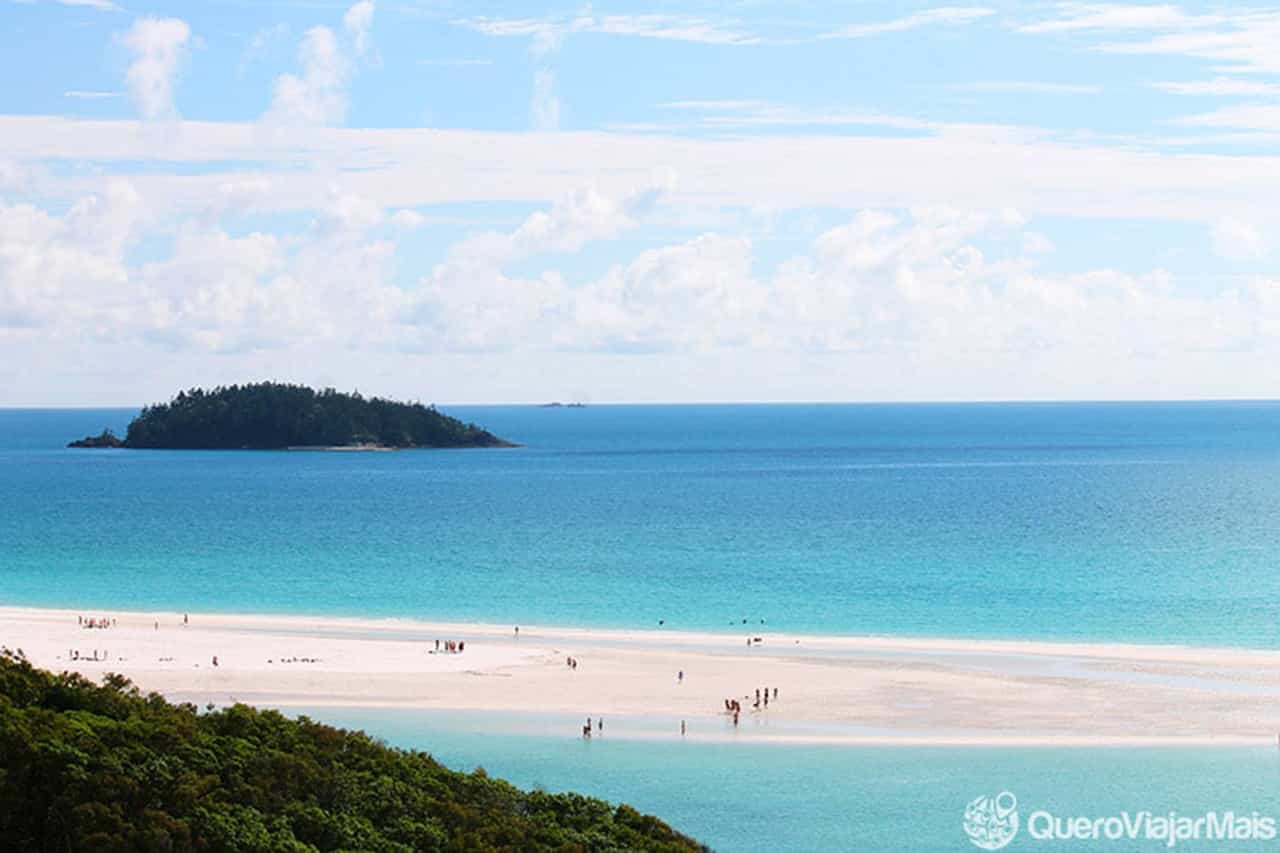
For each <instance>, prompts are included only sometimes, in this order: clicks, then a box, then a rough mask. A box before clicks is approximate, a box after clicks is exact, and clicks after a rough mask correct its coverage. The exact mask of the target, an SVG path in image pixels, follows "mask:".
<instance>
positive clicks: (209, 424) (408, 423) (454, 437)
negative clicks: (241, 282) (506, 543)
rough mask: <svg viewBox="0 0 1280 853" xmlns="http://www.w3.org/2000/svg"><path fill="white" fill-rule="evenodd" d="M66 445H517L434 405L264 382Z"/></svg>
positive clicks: (183, 398)
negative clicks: (117, 431)
mask: <svg viewBox="0 0 1280 853" xmlns="http://www.w3.org/2000/svg"><path fill="white" fill-rule="evenodd" d="M68 446H70V447H127V448H132V449H167V450H281V449H285V448H290V447H298V448H302V447H324V448H396V449H399V448H415V447H514V446H515V445H513V444H512V443H511V442H509V441H505V440H503V439H501V438H498V437H497V436H496V435H494V434H493V433H491V432H489V431H488V430H485V429H481V428H480V427H478V426H476V425H475V424H469V423H464V422H463V421H460V420H458V419H457V418H452V417H449V416H448V415H446V414H444V413H442V412H439V411H437V410H436V408H435V407H434V406H425V405H423V404H421V403H400V402H396V401H394V400H386V399H383V398H381V397H362V396H360V394H359V393H353V394H344V393H341V392H338V391H335V390H333V389H332V388H326V389H324V390H322V391H316V390H315V389H312V388H308V387H306V386H303V385H287V384H282V383H277V382H259V383H256V384H252V385H227V386H221V387H217V388H214V389H213V390H211V391H205V390H202V389H200V388H193V389H192V390H190V391H182V392H179V393H178V396H176V397H174V398H173V399H172V400H170V401H169V402H168V403H159V404H157V405H154V406H147V407H146V408H145V409H143V410H142V413H141V414H139V415H138V416H137V417H136V418H134V419H133V421H132V422H131V423H130V424H129V430H128V432H127V433H126V434H125V437H124V439H123V440H121V439H119V438H117V437H116V436H115V435H114V434H113V433H112V432H111V431H110V430H104V431H103V433H102V434H101V435H97V436H89V437H87V438H83V439H80V440H79V441H73V442H71V443H70V444H69V445H68Z"/></svg>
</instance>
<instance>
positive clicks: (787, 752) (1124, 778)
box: [310, 709, 1280, 853]
mask: <svg viewBox="0 0 1280 853" xmlns="http://www.w3.org/2000/svg"><path fill="white" fill-rule="evenodd" d="M310 715H311V716H313V717H315V718H317V719H321V720H324V721H325V722H330V723H333V724H335V725H341V726H346V727H352V728H363V729H365V730H367V731H370V732H372V733H374V734H376V735H377V736H379V737H381V738H383V739H385V740H386V741H387V742H389V743H391V744H393V745H396V746H402V747H407V748H415V749H423V750H426V751H429V752H431V753H432V754H433V755H434V756H435V757H436V758H437V759H438V760H440V761H441V762H443V763H444V764H446V765H448V766H450V767H453V768H455V769H459V770H467V771H470V770H473V769H475V768H476V767H484V768H485V770H486V771H487V772H489V773H490V774H492V775H497V776H501V777H503V778H505V779H508V780H510V781H511V782H513V783H515V784H517V785H519V786H521V787H525V788H532V787H542V788H545V789H547V790H550V791H560V790H577V791H582V792H586V793H590V794H592V795H595V796H601V797H605V798H607V799H610V800H612V801H615V802H618V801H620V802H627V803H630V804H632V805H634V806H636V807H637V808H639V809H641V810H642V811H646V812H650V813H653V814H657V815H659V816H661V817H662V818H663V819H664V820H666V821H668V822H669V823H671V824H672V825H674V826H675V827H677V828H678V829H681V830H682V831H684V832H686V833H689V834H691V835H693V836H695V837H696V838H698V839H699V840H701V841H703V842H704V843H707V844H710V845H711V846H713V847H714V848H716V849H718V850H726V851H781V850H806V851H819V850H856V851H863V853H876V851H903V850H911V851H957V850H975V849H977V848H975V847H971V846H970V845H969V843H968V841H967V839H966V836H965V835H964V832H963V829H962V815H963V813H964V808H965V805H966V804H967V803H969V802H970V801H971V800H973V799H974V798H975V797H978V796H981V795H989V796H994V795H996V794H999V793H1000V792H1002V791H1006V790H1008V791H1011V792H1013V793H1014V794H1015V795H1016V797H1017V799H1018V802H1019V811H1020V813H1021V815H1022V821H1023V829H1022V832H1021V836H1020V837H1018V838H1016V839H1015V840H1014V842H1013V843H1012V844H1011V845H1010V847H1009V848H1007V849H1010V850H1015V851H1016V850H1027V849H1036V848H1040V847H1043V848H1045V849H1055V850H1057V849H1063V850H1106V849H1114V850H1117V851H1121V850H1152V851H1156V850H1166V849H1168V848H1167V846H1165V845H1164V844H1163V843H1162V842H1160V841H1145V840H1140V841H1137V842H1131V841H1129V840H1127V839H1126V840H1121V841H1110V840H1103V841H1089V842H1081V841H1074V842H1073V841H1053V842H1048V841H1044V842H1040V841H1035V840H1034V839H1031V838H1029V837H1027V829H1026V825H1025V821H1026V819H1027V817H1028V816H1029V815H1030V813H1031V812H1033V811H1037V810H1045V811H1048V812H1050V813H1052V814H1054V815H1057V816H1088V817H1105V816H1111V815H1116V814H1119V813H1120V812H1121V811H1124V810H1129V811H1130V812H1137V811H1141V810H1144V809H1145V810H1148V811H1151V812H1152V813H1154V814H1168V813H1169V812H1170V811H1176V812H1178V813H1179V814H1184V815H1193V816H1199V815H1202V814H1203V813H1204V812H1206V811H1210V810H1216V811H1218V812H1222V811H1226V810H1234V811H1235V812H1236V813H1237V814H1246V815H1247V814H1251V813H1252V812H1254V811H1258V812H1260V813H1262V814H1264V815H1269V816H1275V817H1280V751H1277V750H1276V749H1275V748H1267V749H1249V748H1231V749H1206V748H1185V749H1120V748H1096V749H1093V748H1088V749H1081V748H1072V749H1058V748H1016V749H993V748H977V747H964V748H922V747H899V746H885V747H848V746H794V745H777V744H765V743H751V742H739V743H701V742H698V741H696V740H694V739H689V740H686V741H683V742H680V741H657V742H655V741H648V740H624V739H611V738H610V737H609V724H608V721H606V731H605V736H604V737H596V738H593V739H592V740H591V741H589V742H584V741H582V740H580V739H577V738H574V737H572V736H566V737H549V736H545V735H535V734H526V733H512V730H511V728H510V726H509V725H508V723H507V722H502V721H486V724H488V722H492V723H493V729H492V733H482V732H477V731H476V722H477V721H476V720H475V718H474V716H473V715H462V714H441V713H428V712H404V711H367V710H353V709H315V710H314V711H311V712H310ZM1276 846H1277V842H1275V841H1271V842H1244V841H1238V840H1236V841H1212V840H1205V839H1201V840H1198V841H1196V840H1188V841H1182V842H1179V843H1178V844H1177V845H1176V849H1178V850H1188V851H1210V850H1224V851H1229V850H1273V849H1275V848H1276Z"/></svg>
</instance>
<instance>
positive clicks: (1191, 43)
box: [1018, 3, 1280, 74]
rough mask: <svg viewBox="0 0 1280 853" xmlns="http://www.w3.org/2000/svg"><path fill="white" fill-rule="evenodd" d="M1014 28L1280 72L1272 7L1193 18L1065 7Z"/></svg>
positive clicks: (1126, 8) (1108, 48) (1136, 9)
mask: <svg viewBox="0 0 1280 853" xmlns="http://www.w3.org/2000/svg"><path fill="white" fill-rule="evenodd" d="M1018 29H1019V30H1020V31H1021V32H1024V33H1040V34H1057V33H1063V34H1070V33H1078V34H1082V35H1084V36H1090V37H1098V36H1102V37H1106V38H1108V39H1111V40H1109V41H1103V42H1099V43H1094V44H1092V45H1091V47H1092V49H1094V50H1099V51H1103V52H1107V53H1120V54H1135V55H1151V56H1186V57H1193V58H1196V59H1202V60H1209V61H1212V62H1215V63H1218V65H1217V69H1218V70H1219V71H1228V72H1233V73H1240V72H1249V73H1267V74H1274V73H1277V72H1280V10H1277V9H1275V8H1262V7H1245V6H1236V7H1231V6H1222V7H1219V8H1218V9H1216V10H1215V11H1213V12H1211V13H1206V14H1192V13H1188V12H1185V11H1183V9H1182V8H1181V7H1178V6H1173V5H1156V6H1141V5H1125V4H1088V3H1063V4H1058V5H1057V6H1056V7H1054V11H1053V13H1052V14H1051V15H1049V16H1048V17H1047V18H1045V19H1043V20H1040V21H1037V22H1034V23H1029V24H1023V25H1021V26H1019V27H1018Z"/></svg>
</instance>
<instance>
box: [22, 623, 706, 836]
mask: <svg viewBox="0 0 1280 853" xmlns="http://www.w3.org/2000/svg"><path fill="white" fill-rule="evenodd" d="M0 755H2V756H4V768H3V772H0V838H3V839H4V849H5V850H12V851H32V853H35V852H36V851H41V850H119V851H125V850H139V851H141V850H169V851H279V852H280V853H316V851H341V850H370V851H384V853H413V851H418V850H424V851H425V850H529V851H544V850H545V851H559V850H598V851H629V850H641V851H654V853H698V851H704V850H706V849H707V848H705V847H703V846H702V845H701V844H699V843H698V842H696V841H694V840H693V839H692V838H689V837H688V836H685V835H682V834H681V833H679V832H677V831H676V830H674V829H672V828H671V827H670V826H668V825H667V824H665V823H663V822H662V821H661V820H659V819H658V818H656V817H651V816H649V815H645V814H641V813H640V812H638V811H636V810H635V809H634V808H632V807H630V806H627V805H618V806H614V805H611V804H610V803H607V802H605V801H603V800H598V799H594V798H591V797H585V796H582V795H580V794H573V793H548V792H546V791H541V790H534V791H523V790H521V789H519V788H516V787H514V786H513V785H510V784H508V783H506V782H504V781H502V780H501V779H497V778H494V777H490V776H489V775H487V774H486V773H485V772H484V770H482V769H477V770H475V771H474V772H472V773H460V772H457V771H454V770H450V769H449V768H447V767H445V766H443V765H442V764H440V763H439V762H437V761H436V760H434V759H433V758H432V757H431V756H430V755H428V754H427V753H425V752H418V751H407V750H400V749H394V748H392V747H389V746H386V745H384V744H382V743H381V742H379V741H377V740H375V739H374V738H373V737H371V736H369V735H367V734H365V733H363V732H358V731H345V730H342V729H336V728H331V727H329V726H326V725H322V724H320V723H317V722H314V721H312V720H311V719H309V718H307V717H299V718H297V719H290V718H288V717H285V716H284V715H282V714H280V713H279V712H276V711H264V710H257V709H255V708H251V707H248V706H246V705H233V706H231V707H229V708H224V709H220V710H214V709H213V708H212V707H210V708H208V710H207V711H206V712H202V711H200V710H199V709H197V708H196V706H195V705H192V704H180V705H179V704H172V703H170V702H168V701H166V700H165V699H164V698H163V697H162V696H160V695H158V694H155V693H152V694H150V695H143V694H142V693H141V691H139V690H138V688H136V687H135V686H134V685H133V684H132V683H130V682H129V680H128V679H127V678H124V677H123V676H121V675H107V676H106V677H105V679H104V683H103V684H102V685H97V684H94V683H93V682H91V681H89V680H87V679H86V678H84V677H82V676H80V675H77V674H72V673H62V674H58V675H55V674H54V673H51V672H48V671H46V670H42V669H38V668H36V667H34V666H32V665H31V663H30V662H28V661H27V659H26V657H25V656H24V655H23V654H22V652H21V651H20V650H14V651H11V650H9V649H4V648H0Z"/></svg>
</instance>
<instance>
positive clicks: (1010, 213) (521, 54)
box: [0, 0, 1280, 405]
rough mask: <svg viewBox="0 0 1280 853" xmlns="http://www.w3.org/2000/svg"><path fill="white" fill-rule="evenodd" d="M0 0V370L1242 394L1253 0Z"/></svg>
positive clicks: (22, 394) (70, 395)
mask: <svg viewBox="0 0 1280 853" xmlns="http://www.w3.org/2000/svg"><path fill="white" fill-rule="evenodd" d="M0 16H2V18H3V26H0V66H2V70H3V76H0V80H3V82H2V83H0V140H2V141H0V389H3V390H0V405H34V404H40V405H76V404H86V405H87V404H107V403H112V404H114V403H120V404H134V403H141V402H145V401H147V400H152V399H159V398H163V397H166V396H167V395H168V394H169V393H171V392H172V391H173V390H175V389H176V388H178V387H181V386H187V385H192V384H212V383H219V382H232V381H245V380H252V379H257V378H267V377H270V378H277V379H289V380H295V381H301V382H308V383H317V384H335V385H338V386H340V387H354V386H356V385H358V386H359V387H360V388H361V389H367V390H372V391H376V392H380V393H387V394H393V395H402V396H411V397H420V398H425V399H435V400H439V401H442V402H497V401H541V400H546V399H562V398H582V399H588V400H592V401H598V402H604V401H649V400H903V399H907V400H915V399H1067V398H1074V399H1079V398H1089V399H1110V398H1151V397H1162V398H1198V397H1272V396H1275V395H1276V387H1277V385H1276V382H1277V379H1280V375H1277V374H1278V373H1280V368H1277V367H1275V365H1277V364H1280V360H1277V359H1276V356H1277V355H1280V353H1278V352H1277V350H1280V345H1278V342H1280V334H1278V333H1280V276H1278V275H1277V270H1276V260H1277V257H1278V255H1277V239H1276V238H1277V226H1278V224H1280V202H1277V199H1280V192H1277V190H1280V186H1278V184H1280V159H1277V158H1276V157H1275V156H1274V151H1275V150H1276V142H1277V138H1278V137H1280V102H1278V101H1277V96H1278V95H1280V7H1267V6H1242V5H1239V4H1231V5H1213V4H1105V3H1061V2H1057V3H1054V2H1050V3H989V4H971V5H965V4H960V3H950V4H939V3H935V4H928V3H901V2H897V3H881V2H873V0H851V2H843V3H840V2H824V3H817V2H812V3H807V2H788V3H771V2H764V0H758V1H757V2H741V3H728V4H726V3H714V4H713V3H701V2H685V3H676V2H658V3H649V4H643V5H640V4H636V5H626V4H622V3H594V4H590V5H584V4H566V5H543V4H536V3H520V4H512V3H451V2H411V1H410V0H405V2H398V3H393V2H386V0H360V2H356V3H354V4H353V3H334V4H330V3H325V2H289V3H272V2H262V3H249V2H244V3H212V2H188V3H183V4H173V3H124V2H120V3H116V2H112V0H67V2H52V0H35V1H34V2H12V0H0Z"/></svg>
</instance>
